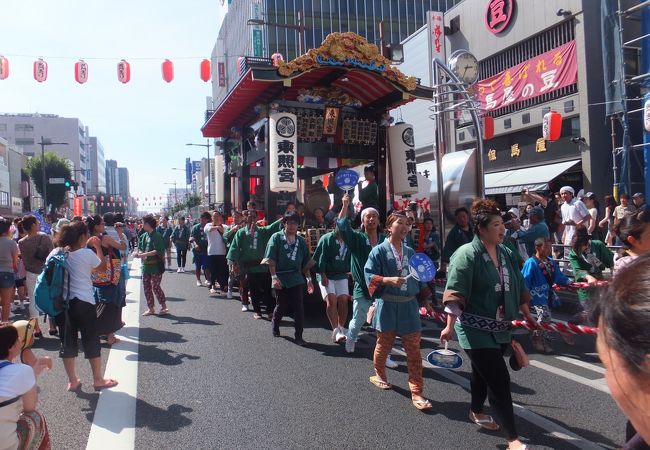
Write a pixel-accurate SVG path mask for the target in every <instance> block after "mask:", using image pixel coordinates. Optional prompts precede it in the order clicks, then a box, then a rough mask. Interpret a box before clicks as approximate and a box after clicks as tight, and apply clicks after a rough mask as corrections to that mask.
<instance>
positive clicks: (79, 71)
mask: <svg viewBox="0 0 650 450" xmlns="http://www.w3.org/2000/svg"><path fill="white" fill-rule="evenodd" d="M74 79H75V80H76V81H77V83H79V84H84V83H85V82H86V81H88V63H86V61H84V60H83V59H80V60H79V61H77V62H76V63H74Z"/></svg>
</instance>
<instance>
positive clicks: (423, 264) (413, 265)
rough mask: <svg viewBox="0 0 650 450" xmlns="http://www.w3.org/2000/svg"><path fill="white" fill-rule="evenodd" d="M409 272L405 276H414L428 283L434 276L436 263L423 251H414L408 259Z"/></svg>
mask: <svg viewBox="0 0 650 450" xmlns="http://www.w3.org/2000/svg"><path fill="white" fill-rule="evenodd" d="M409 269H410V272H411V273H410V274H409V275H408V276H407V277H406V278H411V277H413V278H415V279H416V280H418V281H421V282H423V283H428V282H429V281H431V280H433V279H434V278H435V277H436V265H435V264H434V263H433V261H432V260H431V258H429V257H428V256H427V255H425V254H424V253H416V254H415V255H413V256H411V259H409Z"/></svg>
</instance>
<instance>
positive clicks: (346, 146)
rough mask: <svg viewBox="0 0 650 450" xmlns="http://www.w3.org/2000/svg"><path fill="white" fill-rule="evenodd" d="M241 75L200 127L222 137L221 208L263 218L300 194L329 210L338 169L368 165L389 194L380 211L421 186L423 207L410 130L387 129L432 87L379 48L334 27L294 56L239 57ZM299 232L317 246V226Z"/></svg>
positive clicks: (424, 187) (308, 203)
mask: <svg viewBox="0 0 650 450" xmlns="http://www.w3.org/2000/svg"><path fill="white" fill-rule="evenodd" d="M239 74H240V78H239V80H238V81H237V83H236V85H235V86H234V87H233V88H232V90H231V91H230V92H229V93H228V96H227V97H226V98H225V99H224V100H223V101H222V102H221V104H220V105H219V106H218V107H217V109H216V110H215V111H214V113H213V114H212V115H211V116H210V117H209V119H208V120H207V122H206V123H205V124H204V126H203V127H202V132H203V136H204V137H207V138H219V139H218V140H217V148H220V150H217V152H216V153H217V157H216V158H215V162H216V161H218V162H216V165H217V169H218V170H217V171H216V175H217V176H216V183H217V186H216V188H215V191H216V193H217V196H216V203H217V204H218V205H220V206H223V207H224V209H225V210H226V211H229V210H230V209H233V208H234V209H238V210H241V209H242V208H245V205H246V202H247V201H248V200H254V201H255V202H256V204H257V208H258V210H261V211H263V213H264V217H265V218H266V219H267V220H269V221H271V220H274V219H275V218H276V217H278V216H280V215H281V214H282V213H283V212H284V209H285V207H286V205H287V203H288V202H295V201H296V200H297V201H300V202H302V203H304V204H305V209H306V211H305V213H306V214H307V215H310V214H311V213H312V212H313V210H314V209H315V208H323V209H325V211H327V210H328V209H329V208H330V207H331V206H332V205H331V204H330V201H331V197H330V195H329V194H334V198H336V196H337V195H338V196H339V198H340V195H342V191H340V189H338V188H337V187H336V184H335V182H334V180H335V177H336V174H337V173H338V171H340V170H341V169H353V170H355V171H357V172H358V173H359V174H360V175H361V176H363V168H364V167H365V166H368V165H373V166H374V167H375V171H376V173H377V183H378V190H379V199H385V200H386V201H380V202H379V205H378V209H379V211H380V214H381V215H382V217H385V214H386V211H387V210H388V209H390V208H392V206H393V202H394V201H396V200H399V203H401V202H402V199H403V198H406V199H408V198H409V196H412V199H413V200H414V201H415V200H416V197H417V196H418V194H421V193H422V192H425V193H426V194H425V196H426V199H425V200H424V201H425V202H426V203H425V205H424V206H427V205H426V204H427V203H428V191H429V186H430V185H429V184H427V182H426V179H425V178H424V177H422V176H421V175H420V174H418V173H417V170H416V161H415V151H414V148H413V146H414V145H413V128H412V127H411V126H410V125H407V124H395V125H392V126H391V123H392V119H391V117H390V114H389V113H390V111H391V110H392V109H395V108H397V107H399V106H401V105H404V104H406V103H409V102H411V101H414V100H417V99H423V100H429V101H430V100H431V99H432V97H433V90H432V89H430V88H428V87H424V86H421V85H419V83H418V81H419V80H418V79H416V78H415V77H412V76H408V75H406V74H403V73H402V72H400V71H399V70H398V69H397V68H396V67H394V66H392V65H391V61H390V60H388V59H387V58H385V57H384V56H382V54H381V52H380V50H379V48H378V47H377V46H376V45H374V44H371V43H369V42H368V41H367V40H366V39H364V38H363V37H361V36H359V35H357V34H355V33H332V34H330V35H329V36H328V37H327V38H326V39H325V41H324V42H323V43H322V45H321V46H320V47H318V48H314V49H310V50H309V51H307V53H305V54H303V55H302V56H299V57H298V58H296V59H294V60H292V61H288V62H285V61H283V58H282V55H279V54H274V55H273V57H272V58H270V59H264V58H257V57H255V58H252V57H242V58H240V59H239ZM362 180H363V179H362ZM359 187H361V186H359ZM337 189H338V190H339V192H336V191H337ZM404 196H405V197H404ZM353 202H357V200H356V198H355V199H354V200H353ZM407 202H408V200H407ZM420 203H422V200H420ZM359 206H360V205H358V204H357V208H358V207H359ZM421 206H422V204H421ZM305 231H306V233H305V234H306V235H307V236H308V243H309V244H310V247H311V249H312V250H313V249H314V247H315V244H316V242H317V240H318V238H319V237H320V233H318V232H316V230H312V231H313V232H309V231H308V230H305Z"/></svg>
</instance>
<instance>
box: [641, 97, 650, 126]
mask: <svg viewBox="0 0 650 450" xmlns="http://www.w3.org/2000/svg"><path fill="white" fill-rule="evenodd" d="M643 128H645V130H646V131H650V99H648V100H646V102H645V103H644V104H643Z"/></svg>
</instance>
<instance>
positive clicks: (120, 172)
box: [117, 167, 131, 199]
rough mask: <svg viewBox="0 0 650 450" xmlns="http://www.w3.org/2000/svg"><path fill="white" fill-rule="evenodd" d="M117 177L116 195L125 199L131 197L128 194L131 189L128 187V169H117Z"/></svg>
mask: <svg viewBox="0 0 650 450" xmlns="http://www.w3.org/2000/svg"><path fill="white" fill-rule="evenodd" d="M117 177H118V183H117V195H119V196H121V197H122V198H124V199H126V198H128V197H129V196H130V195H131V194H130V192H131V189H130V187H129V169H127V168H126V167H118V168H117Z"/></svg>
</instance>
